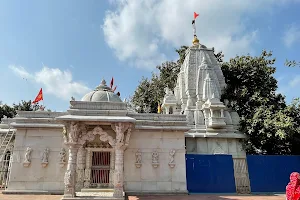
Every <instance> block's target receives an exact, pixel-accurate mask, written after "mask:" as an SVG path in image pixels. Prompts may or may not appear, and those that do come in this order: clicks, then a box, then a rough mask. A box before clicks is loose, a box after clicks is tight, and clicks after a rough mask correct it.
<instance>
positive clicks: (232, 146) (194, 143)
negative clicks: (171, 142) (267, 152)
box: [186, 137, 246, 158]
mask: <svg viewBox="0 0 300 200" xmlns="http://www.w3.org/2000/svg"><path fill="white" fill-rule="evenodd" d="M186 147H187V153H188V154H228V155H232V158H245V157H246V153H245V151H244V150H243V149H242V145H241V143H240V142H239V140H238V139H235V138H190V137H188V138H186Z"/></svg>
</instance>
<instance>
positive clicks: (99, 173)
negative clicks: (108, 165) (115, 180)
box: [92, 169, 109, 185]
mask: <svg viewBox="0 0 300 200" xmlns="http://www.w3.org/2000/svg"><path fill="white" fill-rule="evenodd" d="M98 184H100V185H106V184H107V185H108V184H109V169H92V185H98Z"/></svg>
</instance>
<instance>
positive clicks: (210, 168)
mask: <svg viewBox="0 0 300 200" xmlns="http://www.w3.org/2000/svg"><path fill="white" fill-rule="evenodd" d="M186 178H187V188H188V191H189V192H190V193H235V192H236V188H235V180H234V171H233V161H232V156H231V155H199V154H186Z"/></svg>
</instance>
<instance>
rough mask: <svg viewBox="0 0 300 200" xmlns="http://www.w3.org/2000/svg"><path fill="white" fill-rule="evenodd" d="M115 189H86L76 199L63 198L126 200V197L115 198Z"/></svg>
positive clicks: (65, 199) (67, 198)
mask: <svg viewBox="0 0 300 200" xmlns="http://www.w3.org/2000/svg"><path fill="white" fill-rule="evenodd" d="M113 194H114V189H111V188H101V189H100V188H95V189H93V188H85V189H82V190H81V192H76V197H63V198H62V200H90V199H96V200H124V197H120V198H116V197H113Z"/></svg>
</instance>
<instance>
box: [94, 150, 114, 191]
mask: <svg viewBox="0 0 300 200" xmlns="http://www.w3.org/2000/svg"><path fill="white" fill-rule="evenodd" d="M110 161H111V152H107V151H93V152H92V166H91V186H92V187H93V188H95V187H96V188H103V187H108V186H109V183H110V167H111V166H110Z"/></svg>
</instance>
